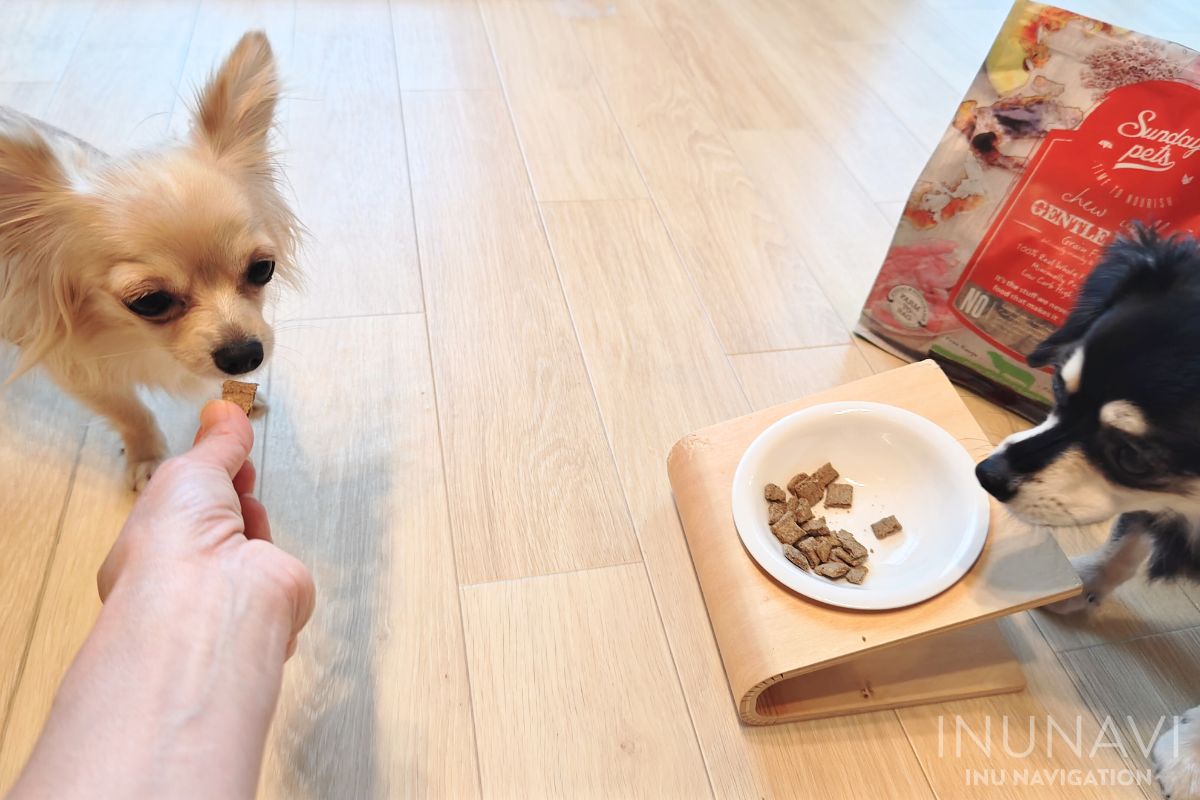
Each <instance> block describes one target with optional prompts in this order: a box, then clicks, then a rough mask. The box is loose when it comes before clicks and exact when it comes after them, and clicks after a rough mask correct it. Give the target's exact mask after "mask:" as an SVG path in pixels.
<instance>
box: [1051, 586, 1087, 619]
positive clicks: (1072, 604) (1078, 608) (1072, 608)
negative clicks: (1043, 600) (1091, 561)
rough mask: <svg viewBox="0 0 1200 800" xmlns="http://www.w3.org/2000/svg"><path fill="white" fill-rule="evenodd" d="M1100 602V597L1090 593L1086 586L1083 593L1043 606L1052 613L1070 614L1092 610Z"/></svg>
mask: <svg viewBox="0 0 1200 800" xmlns="http://www.w3.org/2000/svg"><path fill="white" fill-rule="evenodd" d="M1099 604H1100V599H1099V598H1098V597H1096V595H1094V594H1090V593H1089V592H1088V591H1087V588H1086V587H1085V588H1084V591H1083V594H1077V595H1075V596H1074V597H1068V598H1067V599H1066V600H1059V601H1058V602H1057V603H1051V604H1050V605H1048V606H1043V608H1044V609H1045V610H1046V611H1049V612H1050V613H1051V614H1060V615H1063V616H1066V615H1068V614H1081V613H1084V612H1086V611H1091V610H1092V609H1093V608H1095V607H1096V606H1098V605H1099Z"/></svg>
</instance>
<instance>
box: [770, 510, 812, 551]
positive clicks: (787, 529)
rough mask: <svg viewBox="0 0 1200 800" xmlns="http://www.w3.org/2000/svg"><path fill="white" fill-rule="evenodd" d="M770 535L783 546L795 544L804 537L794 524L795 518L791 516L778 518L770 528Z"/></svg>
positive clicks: (786, 515) (798, 527) (785, 515)
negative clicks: (773, 535)
mask: <svg viewBox="0 0 1200 800" xmlns="http://www.w3.org/2000/svg"><path fill="white" fill-rule="evenodd" d="M771 533H773V534H775V538H776V539H778V540H779V541H781V542H783V543H784V544H795V543H796V540H797V539H799V538H800V537H801V536H803V535H804V531H802V530H800V526H799V525H797V524H796V518H795V517H793V516H792V515H791V514H784V515H783V516H782V517H780V518H779V521H778V522H776V523H775V524H774V525H772V526H771Z"/></svg>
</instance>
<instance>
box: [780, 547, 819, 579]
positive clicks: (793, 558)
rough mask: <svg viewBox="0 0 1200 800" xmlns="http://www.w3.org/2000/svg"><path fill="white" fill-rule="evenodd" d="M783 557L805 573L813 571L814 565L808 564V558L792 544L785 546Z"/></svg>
mask: <svg viewBox="0 0 1200 800" xmlns="http://www.w3.org/2000/svg"><path fill="white" fill-rule="evenodd" d="M783 557H784V558H786V559H787V560H788V561H790V562H792V563H793V564H795V565H796V566H797V567H799V568H800V569H802V570H804V571H805V572H808V571H809V570H810V569H812V565H811V564H809V563H808V556H806V555H804V554H803V553H801V552H800V551H799V550H797V549H796V548H794V547H792V546H791V545H790V544H785V545H784V546H783Z"/></svg>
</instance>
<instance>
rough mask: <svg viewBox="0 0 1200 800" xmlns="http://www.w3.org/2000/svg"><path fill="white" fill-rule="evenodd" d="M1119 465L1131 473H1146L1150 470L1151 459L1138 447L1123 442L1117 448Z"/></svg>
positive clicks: (1124, 470)
mask: <svg viewBox="0 0 1200 800" xmlns="http://www.w3.org/2000/svg"><path fill="white" fill-rule="evenodd" d="M1117 466H1119V467H1120V468H1121V470H1122V471H1123V472H1126V473H1128V474H1129V475H1135V476H1136V475H1145V474H1146V473H1147V472H1149V471H1150V461H1149V459H1147V458H1146V456H1145V455H1143V454H1142V452H1141V451H1140V450H1138V449H1137V448H1136V447H1134V446H1132V445H1128V444H1123V445H1121V446H1120V447H1118V448H1117Z"/></svg>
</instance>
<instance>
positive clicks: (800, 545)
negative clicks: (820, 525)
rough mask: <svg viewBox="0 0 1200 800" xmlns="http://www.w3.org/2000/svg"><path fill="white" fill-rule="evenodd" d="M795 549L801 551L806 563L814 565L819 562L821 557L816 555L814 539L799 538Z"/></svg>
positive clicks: (815, 541)
mask: <svg viewBox="0 0 1200 800" xmlns="http://www.w3.org/2000/svg"><path fill="white" fill-rule="evenodd" d="M796 549H797V550H799V551H800V552H801V553H803V554H804V557H805V558H807V559H808V563H809V564H812V565H813V566H814V567H815V566H817V565H818V564H820V563H821V558H820V556H818V555H817V540H816V539H801V540H800V541H799V542H797V543H796Z"/></svg>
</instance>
